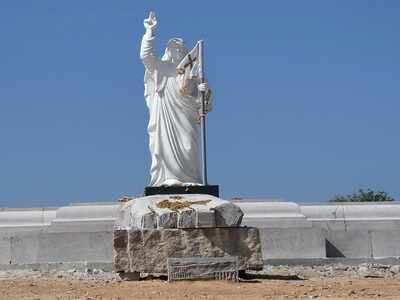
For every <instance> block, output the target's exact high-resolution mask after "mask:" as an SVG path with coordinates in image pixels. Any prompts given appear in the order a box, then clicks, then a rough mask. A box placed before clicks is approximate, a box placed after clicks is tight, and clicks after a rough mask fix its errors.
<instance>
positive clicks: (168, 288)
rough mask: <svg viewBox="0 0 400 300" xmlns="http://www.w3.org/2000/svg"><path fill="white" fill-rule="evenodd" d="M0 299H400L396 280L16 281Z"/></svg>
mask: <svg viewBox="0 0 400 300" xmlns="http://www.w3.org/2000/svg"><path fill="white" fill-rule="evenodd" d="M0 299H7V300H9V299H18V300H20V299H35V300H39V299H41V300H47V299H85V300H89V299H174V300H176V299H229V300H232V299H396V300H397V299H400V280H399V279H395V278H393V279H388V278H386V279H384V278H362V279H352V278H351V279H349V278H337V279H333V278H325V279H322V278H315V279H313V278H311V279H306V280H285V279H276V278H275V279H266V278H257V279H250V280H246V281H242V282H238V283H234V282H224V281H180V282H173V283H168V282H166V281H163V280H154V279H153V280H144V281H109V280H70V279H65V278H51V277H48V278H46V277H40V278H20V279H15V278H14V279H10V280H8V279H4V280H1V281H0Z"/></svg>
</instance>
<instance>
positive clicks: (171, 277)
mask: <svg viewBox="0 0 400 300" xmlns="http://www.w3.org/2000/svg"><path fill="white" fill-rule="evenodd" d="M167 267H168V281H169V282H171V281H176V280H195V279H214V280H231V281H238V279H239V276H238V274H239V262H238V257H237V256H226V257H185V258H175V257H169V258H168V260H167Z"/></svg>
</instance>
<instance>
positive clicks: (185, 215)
mask: <svg viewBox="0 0 400 300" xmlns="http://www.w3.org/2000/svg"><path fill="white" fill-rule="evenodd" d="M195 227H196V211H195V210H193V209H187V210H183V211H181V212H179V215H178V228H195Z"/></svg>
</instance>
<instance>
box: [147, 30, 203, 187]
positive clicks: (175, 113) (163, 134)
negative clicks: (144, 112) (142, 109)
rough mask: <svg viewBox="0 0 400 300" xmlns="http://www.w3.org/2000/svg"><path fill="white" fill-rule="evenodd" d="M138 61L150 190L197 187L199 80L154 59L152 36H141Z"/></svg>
mask: <svg viewBox="0 0 400 300" xmlns="http://www.w3.org/2000/svg"><path fill="white" fill-rule="evenodd" d="M140 58H141V60H142V62H143V64H144V66H145V69H146V71H145V99H146V104H147V107H148V108H149V113H150V119H149V124H148V133H149V146H150V153H151V160H152V162H151V169H150V174H151V180H150V186H161V185H191V184H201V182H202V179H201V164H200V146H201V145H200V143H201V141H200V123H199V117H200V116H199V108H200V106H199V105H200V103H201V102H200V101H201V93H200V92H199V91H198V89H197V84H198V83H199V79H197V78H193V79H189V78H187V77H186V76H185V75H179V74H178V73H177V71H176V64H174V63H172V62H170V61H164V60H160V59H159V58H157V57H156V55H155V49H154V36H152V37H149V36H146V35H144V36H143V39H142V44H141V49H140ZM209 103H211V101H209ZM210 109H211V108H210V107H208V110H210Z"/></svg>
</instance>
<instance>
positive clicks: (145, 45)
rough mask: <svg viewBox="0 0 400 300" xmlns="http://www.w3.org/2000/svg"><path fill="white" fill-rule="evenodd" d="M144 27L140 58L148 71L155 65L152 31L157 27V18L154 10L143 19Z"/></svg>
mask: <svg viewBox="0 0 400 300" xmlns="http://www.w3.org/2000/svg"><path fill="white" fill-rule="evenodd" d="M143 25H144V28H145V29H146V31H145V34H144V36H143V39H142V44H141V47H140V59H141V60H142V62H143V64H144V66H145V67H146V69H147V70H148V71H149V72H151V73H152V72H153V71H154V70H155V68H156V65H157V56H156V54H155V49H154V38H155V36H154V33H155V29H156V27H157V19H156V15H155V14H154V12H150V14H149V17H148V18H146V19H144V21H143Z"/></svg>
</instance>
